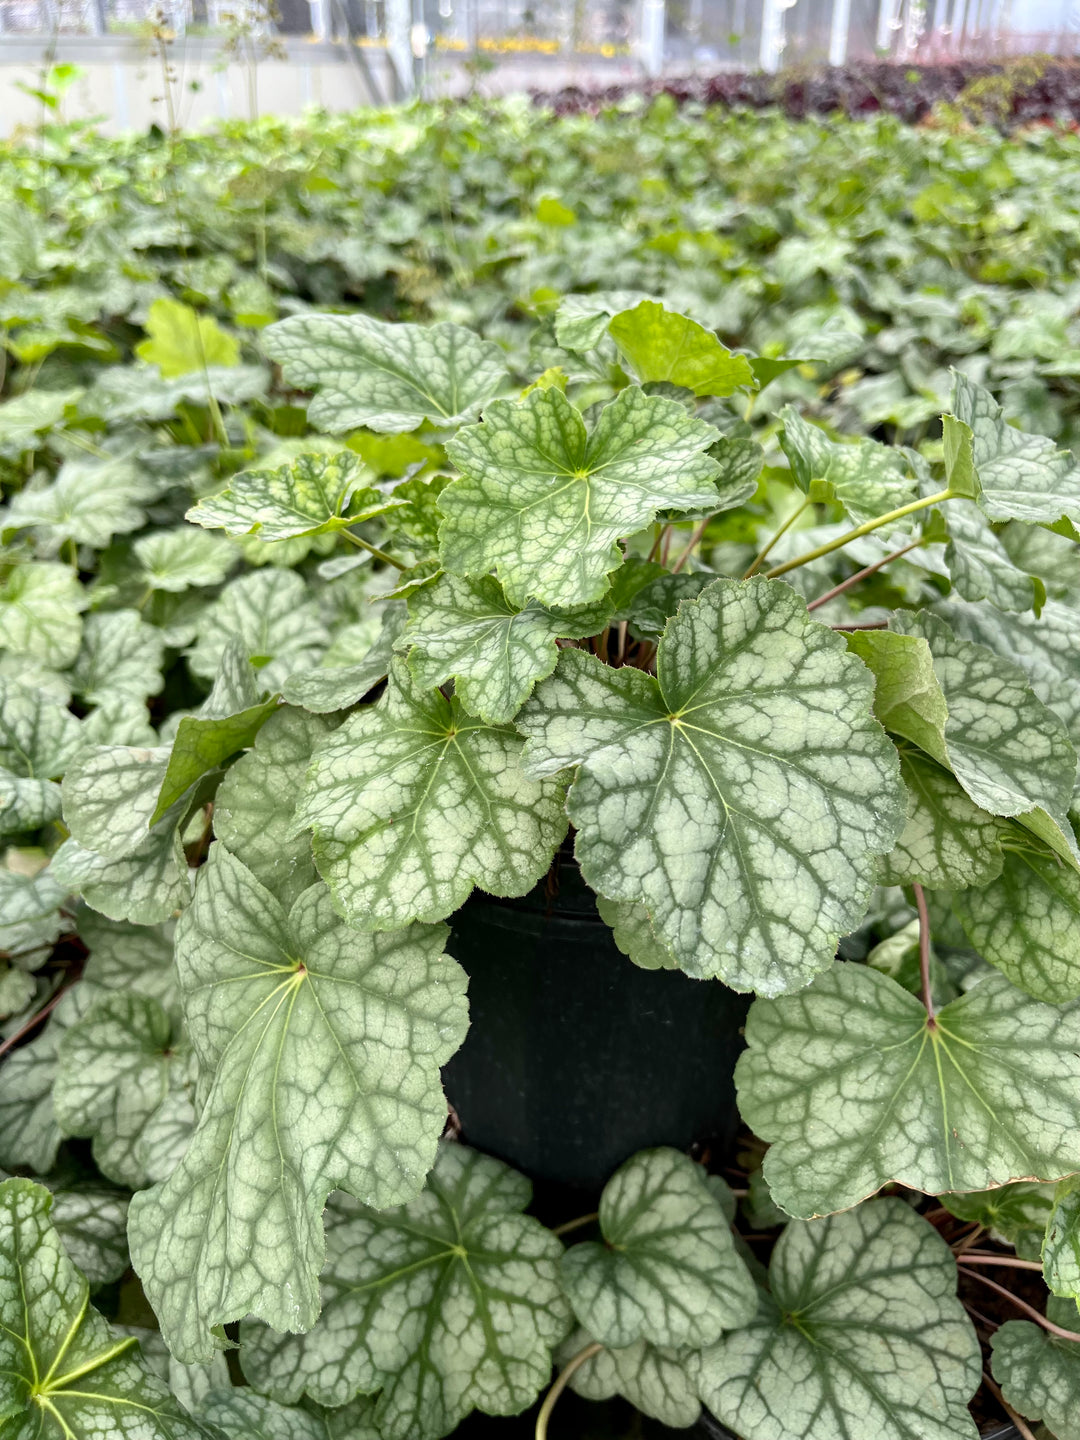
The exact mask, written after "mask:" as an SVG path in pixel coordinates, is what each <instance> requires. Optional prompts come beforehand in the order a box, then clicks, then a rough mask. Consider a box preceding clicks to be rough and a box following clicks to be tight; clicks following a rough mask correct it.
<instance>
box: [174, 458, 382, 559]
mask: <svg viewBox="0 0 1080 1440" xmlns="http://www.w3.org/2000/svg"><path fill="white" fill-rule="evenodd" d="M367 473H368V472H367V470H366V469H365V467H364V465H363V464H362V463H361V461H360V460H359V458H358V457H357V456H356V455H354V454H353V453H352V452H351V451H349V450H343V451H342V452H341V453H340V454H339V455H320V454H316V453H312V454H308V455H298V456H297V457H296V459H295V460H293V461H292V463H291V464H289V465H282V466H281V468H280V469H277V470H245V471H243V472H242V473H241V474H239V475H236V476H234V477H233V480H232V482H231V484H230V485H229V487H228V488H227V489H225V490H222V491H220V492H219V493H218V494H217V495H210V496H208V497H207V498H206V499H205V500H201V501H200V502H199V504H198V505H196V506H195V507H194V509H192V510H189V511H188V512H187V517H186V518H187V519H188V520H190V521H192V522H193V523H194V524H196V525H203V526H205V527H206V528H207V529H214V528H215V527H220V528H221V529H223V530H226V531H227V532H228V533H229V534H230V535H258V537H259V539H260V540H271V541H272V540H288V539H291V538H292V537H294V536H298V535H324V534H327V533H330V532H333V531H335V530H345V529H347V528H348V527H349V526H350V525H354V524H356V523H357V522H358V521H361V520H371V519H373V518H374V517H375V516H376V515H382V514H385V512H386V511H387V510H393V509H394V508H395V507H396V506H398V505H400V504H401V503H402V502H401V501H398V500H396V499H395V498H394V497H393V496H386V495H384V494H382V492H381V491H379V490H373V489H371V488H370V487H364V486H362V485H361V484H360V481H361V480H362V479H363V477H364V476H365V475H366V474H367Z"/></svg>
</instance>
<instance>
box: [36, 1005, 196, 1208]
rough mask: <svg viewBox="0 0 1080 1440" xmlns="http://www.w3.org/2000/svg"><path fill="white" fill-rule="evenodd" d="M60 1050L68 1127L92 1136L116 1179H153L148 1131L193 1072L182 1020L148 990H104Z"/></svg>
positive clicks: (58, 1107)
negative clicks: (175, 1019)
mask: <svg viewBox="0 0 1080 1440" xmlns="http://www.w3.org/2000/svg"><path fill="white" fill-rule="evenodd" d="M58 1053H59V1069H58V1071H57V1076H56V1084H55V1086H54V1087H53V1111H54V1114H55V1116H56V1122H57V1124H58V1125H59V1127H60V1130H61V1132H62V1133H63V1134H65V1135H82V1136H89V1137H92V1139H93V1142H94V1146H93V1152H94V1160H95V1162H96V1164H97V1166H98V1168H99V1169H100V1170H101V1172H102V1174H103V1175H106V1176H107V1177H108V1178H109V1179H110V1180H115V1181H116V1182H117V1184H120V1185H127V1186H130V1187H131V1188H132V1189H138V1187H139V1186H140V1185H145V1184H147V1182H148V1181H149V1179H150V1178H151V1177H150V1174H149V1172H148V1169H147V1163H146V1162H147V1154H146V1147H145V1146H144V1132H145V1131H146V1130H147V1129H148V1128H149V1127H152V1125H153V1121H154V1117H155V1115H156V1113H157V1111H158V1110H159V1109H160V1108H161V1106H162V1105H163V1104H164V1103H165V1101H166V1100H167V1098H168V1096H169V1092H170V1090H173V1089H183V1088H184V1086H185V1083H186V1080H187V1069H188V1065H187V1053H186V1046H185V1044H184V1043H183V1039H182V1036H181V1035H180V1034H179V1032H178V1030H177V1027H176V1026H175V1025H174V1024H173V1022H172V1021H170V1019H169V1016H168V1015H167V1014H166V1013H165V1011H164V1010H163V1009H162V1008H161V1006H160V1005H159V1004H158V1003H157V1001H156V1000H152V999H150V997H149V996H146V995H137V994H135V995H132V994H123V993H121V994H114V995H105V996H102V997H101V998H100V999H98V1000H97V1001H95V1003H94V1004H93V1006H92V1007H91V1009H90V1010H89V1012H88V1013H87V1014H86V1015H85V1016H83V1018H82V1019H81V1020H79V1021H78V1022H77V1023H76V1024H74V1025H72V1026H71V1027H70V1028H69V1029H68V1030H67V1032H66V1033H65V1035H64V1036H63V1039H62V1040H61V1042H60V1047H59V1052H58ZM181 1153H182V1152H181ZM179 1158H180V1154H177V1156H176V1159H177V1160H179Z"/></svg>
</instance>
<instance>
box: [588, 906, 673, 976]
mask: <svg viewBox="0 0 1080 1440" xmlns="http://www.w3.org/2000/svg"><path fill="white" fill-rule="evenodd" d="M596 908H597V910H599V912H600V918H601V920H603V922H604V924H605V925H610V926H611V938H612V939H613V940H614V941H615V944H616V945H617V946H618V948H619V949H620V950H621V951H622V953H623V954H624V955H625V956H627V958H628V959H630V960H632V961H633V962H634V964H635V965H640V967H641V968H642V970H677V969H678V963H677V961H676V959H675V956H674V955H673V954H672V952H671V950H670V948H669V947H668V946H667V945H663V944H661V942H660V941H659V940H658V939H657V938H656V931H655V930H654V929H653V927H652V921H651V920H650V919H649V912H648V911H647V910H646V909H645V906H644V905H631V904H628V903H627V902H626V901H625V900H608V899H607V898H606V896H604V895H598V896H597V897H596Z"/></svg>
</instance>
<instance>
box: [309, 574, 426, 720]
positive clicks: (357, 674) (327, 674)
mask: <svg viewBox="0 0 1080 1440" xmlns="http://www.w3.org/2000/svg"><path fill="white" fill-rule="evenodd" d="M407 618H408V611H407V610H406V608H405V606H404V605H403V604H401V603H399V602H398V601H394V600H391V601H389V602H388V603H387V604H386V605H385V608H384V612H383V623H382V629H381V630H380V631H379V633H378V635H376V637H375V639H374V640H373V641H372V643H371V648H370V649H369V650H368V651H367V653H366V654H365V655H364V657H363V659H362V660H360V661H358V662H357V663H356V664H354V665H340V664H339V665H331V664H325V663H324V665H322V666H320V667H319V668H318V669H316V670H302V671H300V672H298V673H297V674H295V675H290V676H289V678H288V679H287V680H286V681H285V685H284V687H283V692H282V693H283V694H284V696H285V699H286V700H287V701H288V702H289V704H290V705H302V706H303V707H304V709H305V710H312V711H314V712H315V714H317V715H327V714H330V713H331V712H332V711H334V710H347V709H348V708H349V707H350V706H352V705H355V704H356V703H357V701H358V700H362V699H363V698H364V696H365V695H367V694H368V692H369V691H370V690H372V689H374V687H375V686H376V685H377V684H378V683H379V681H380V680H385V679H386V676H387V674H388V673H389V670H390V662H391V660H393V658H394V647H395V645H396V644H397V642H398V639H399V638H400V636H401V632H402V630H404V628H405V621H406V619H407ZM328 653H329V652H328ZM323 659H324V662H325V661H326V659H327V656H324V657H323Z"/></svg>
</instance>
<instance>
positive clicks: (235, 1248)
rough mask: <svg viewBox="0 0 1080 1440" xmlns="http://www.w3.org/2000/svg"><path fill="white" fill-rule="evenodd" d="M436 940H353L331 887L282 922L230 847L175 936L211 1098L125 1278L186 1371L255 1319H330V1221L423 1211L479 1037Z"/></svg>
mask: <svg viewBox="0 0 1080 1440" xmlns="http://www.w3.org/2000/svg"><path fill="white" fill-rule="evenodd" d="M445 935H446V931H445V930H444V929H443V928H442V927H415V928H412V929H409V930H405V931H396V932H394V933H392V934H389V935H377V936H366V935H361V934H359V933H358V932H356V931H355V930H350V929H349V928H347V927H346V926H345V925H343V924H342V923H341V921H340V920H339V919H338V918H337V916H336V915H335V914H334V912H333V909H332V907H331V905H330V897H329V894H328V892H327V891H326V889H325V887H323V886H322V885H315V886H312V888H311V889H310V890H307V891H305V893H304V894H303V895H301V897H300V899H299V900H298V901H297V902H296V904H295V905H294V906H293V908H292V910H291V911H290V912H289V913H288V914H286V912H285V910H284V908H283V907H282V905H281V904H280V903H279V902H278V900H277V899H276V898H275V897H274V896H273V895H271V894H270V892H269V891H268V890H266V889H264V887H263V886H262V885H260V884H259V882H258V881H257V880H256V879H255V877H254V876H253V875H252V874H251V872H250V871H248V870H246V869H245V868H244V866H243V865H241V863H240V862H239V861H238V860H236V859H235V858H234V857H233V856H231V855H230V854H229V853H228V851H226V850H225V849H224V847H223V846H222V845H221V844H220V843H218V844H217V845H215V846H213V847H212V849H211V851H210V858H209V860H208V861H207V864H206V865H205V866H204V867H203V868H202V870H201V872H200V876H199V883H198V886H197V887H196V892H195V898H194V901H193V902H192V905H191V906H190V907H189V909H188V910H187V911H186V912H185V914H184V916H183V918H182V919H181V922H180V924H179V925H178V927H177V935H176V961H177V966H178V968H179V972H180V984H181V988H182V991H183V995H184V1008H185V1013H186V1016H187V1022H188V1027H189V1031H190V1034H191V1040H192V1043H193V1044H194V1046H195V1050H196V1052H197V1054H198V1057H199V1061H200V1064H201V1066H202V1067H203V1069H204V1071H205V1072H206V1074H207V1075H212V1076H213V1082H212V1085H211V1089H210V1094H209V1097H208V1099H207V1101H206V1108H205V1110H204V1112H203V1115H202V1119H201V1120H200V1122H199V1127H198V1129H197V1130H196V1132H195V1135H194V1138H193V1139H192V1142H191V1145H190V1146H189V1148H188V1150H187V1153H186V1154H185V1156H184V1159H183V1161H182V1162H181V1164H180V1165H179V1166H178V1167H177V1169H176V1170H175V1171H174V1172H173V1174H172V1175H171V1176H170V1177H169V1179H168V1180H167V1181H166V1182H165V1183H164V1184H163V1185H158V1186H156V1187H155V1188H154V1189H152V1190H144V1191H141V1192H140V1193H139V1194H138V1195H137V1196H136V1197H135V1199H134V1200H133V1202H132V1208H131V1220H130V1226H129V1234H130V1241H131V1254H132V1260H133V1263H134V1265H135V1268H136V1270H137V1271H138V1272H139V1275H140V1277H141V1279H142V1281H143V1286H144V1289H145V1290H146V1292H147V1295H148V1296H149V1297H150V1300H151V1303H152V1304H153V1306H154V1309H155V1311H156V1313H157V1316H158V1319H159V1321H160V1322H161V1327H162V1331H163V1333H164V1334H165V1336H166V1338H167V1340H168V1342H169V1346H170V1349H171V1350H172V1352H173V1354H174V1355H176V1356H177V1357H178V1358H179V1359H182V1360H187V1361H194V1360H208V1359H209V1358H210V1357H211V1355H212V1354H213V1352H214V1349H215V1347H216V1343H217V1342H216V1340H215V1334H216V1331H217V1328H218V1327H220V1326H221V1325H224V1324H227V1323H229V1322H230V1321H232V1320H238V1319H240V1317H241V1316H243V1315H246V1314H248V1313H249V1312H251V1313H253V1314H255V1315H259V1316H261V1317H262V1318H264V1319H265V1320H267V1321H268V1322H269V1323H270V1324H272V1325H274V1326H275V1327H276V1328H279V1329H282V1330H306V1329H308V1328H310V1326H311V1325H313V1324H314V1322H315V1319H316V1317H317V1315H318V1313H319V1294H318V1279H317V1277H318V1273H319V1270H320V1269H321V1268H322V1261H323V1253H324V1242H323V1233H322V1218H321V1217H322V1210H323V1206H324V1204H325V1202H326V1196H327V1195H328V1193H329V1192H330V1191H331V1190H333V1189H336V1188H341V1189H345V1190H347V1191H349V1192H350V1193H351V1194H358V1195H359V1196H361V1197H362V1198H363V1199H364V1200H366V1201H369V1202H371V1203H372V1204H374V1205H378V1206H380V1207H386V1206H389V1205H394V1204H398V1203H401V1202H402V1201H403V1200H406V1199H410V1198H412V1196H414V1195H415V1194H416V1192H417V1191H418V1190H419V1188H420V1186H421V1185H422V1183H423V1179H424V1176H425V1174H426V1172H427V1170H428V1168H429V1166H430V1165H431V1163H432V1161H433V1159H434V1156H435V1147H436V1141H437V1138H438V1135H439V1132H440V1131H441V1129H442V1127H443V1124H444V1121H445V1116H446V1102H445V1100H444V1099H443V1094H442V1088H441V1086H440V1084H439V1073H438V1067H439V1065H441V1064H442V1063H444V1062H445V1061H446V1060H448V1059H449V1057H450V1056H451V1055H452V1054H453V1052H454V1051H455V1049H457V1047H458V1045H460V1043H461V1041H462V1039H463V1038H464V1034H465V1028H466V1016H467V1010H466V1004H465V976H464V973H463V972H462V971H461V969H460V968H459V967H458V966H457V964H456V963H455V962H454V961H452V960H450V959H447V958H445V957H444V956H443V954H442V947H443V944H444V942H445Z"/></svg>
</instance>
